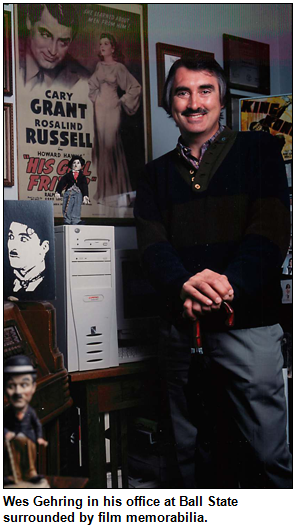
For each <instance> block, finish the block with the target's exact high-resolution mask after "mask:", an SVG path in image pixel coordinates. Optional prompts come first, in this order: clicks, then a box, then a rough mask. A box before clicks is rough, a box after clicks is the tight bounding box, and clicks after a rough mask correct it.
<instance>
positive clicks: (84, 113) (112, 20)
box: [14, 4, 152, 225]
mask: <svg viewBox="0 0 296 528" xmlns="http://www.w3.org/2000/svg"><path fill="white" fill-rule="evenodd" d="M30 5H34V6H35V7H34V12H33V13H32V11H33V9H31V8H30ZM55 5H56V4H46V6H47V7H45V8H46V9H47V10H49V11H50V13H51V16H53V17H54V18H55V19H56V20H58V19H57V17H56V13H55V8H54V6H55ZM66 5H68V4H65V6H66ZM69 5H70V4H69ZM41 6H44V4H16V5H15V6H14V29H15V31H14V38H15V57H16V60H15V78H16V108H17V116H18V119H17V132H16V140H17V146H18V148H17V162H18V173H19V174H20V178H19V181H18V184H19V199H20V200H36V199H37V200H52V201H53V202H54V216H55V222H56V223H59V222H61V221H62V220H63V215H62V200H60V199H57V198H56V197H55V189H56V186H57V182H58V180H59V179H60V177H61V176H63V175H64V174H65V173H66V172H67V170H68V168H67V163H66V162H67V161H69V160H70V159H71V157H72V156H73V155H77V154H79V155H80V156H82V158H83V159H84V160H85V165H84V175H85V176H86V177H87V180H88V191H89V198H90V204H88V205H84V204H83V205H82V218H83V221H85V222H86V223H93V224H104V223H107V224H110V225H113V224H114V225H115V223H116V224H117V223H118V224H119V225H121V224H122V225H126V224H132V225H133V224H134V217H133V201H134V199H135V190H136V188H137V181H138V178H139V175H140V173H141V172H142V171H143V169H144V166H145V164H146V163H147V162H148V161H150V160H151V157H152V141H151V112H150V85H149V57H148V29H147V28H148V24H147V18H148V16H147V12H148V6H147V4H75V6H74V7H73V6H72V7H71V8H69V11H70V13H68V8H65V10H64V13H63V16H68V17H69V19H71V17H72V20H73V17H74V19H77V18H78V20H79V24H78V31H76V32H74V31H73V29H74V28H75V27H77V23H76V26H75V25H74V23H73V27H72V26H71V24H70V25H69V26H67V27H69V33H70V41H69V44H68V49H66V51H64V53H63V54H62V56H60V57H59V58H58V61H59V62H57V64H54V65H52V64H51V67H52V68H51V69H55V70H56V72H57V74H56V76H55V77H54V76H53V75H52V76H51V79H50V80H49V83H48V82H45V79H44V75H43V72H44V70H45V69H46V66H47V65H45V66H42V64H41V61H40V58H39V57H38V54H37V53H36V54H35V55H34V54H33V52H32V49H35V47H34V46H35V45H37V44H36V42H34V46H33V47H32V40H34V39H35V35H36V33H35V32H34V31H33V29H34V28H33V29H32V27H31V31H28V25H27V17H28V16H29V19H30V21H31V26H32V24H33V25H34V24H35V23H36V16H35V15H36V13H38V17H39V20H40V19H41V17H42V13H43V10H42V9H41ZM51 6H52V7H51ZM45 8H44V9H45ZM40 11H41V13H40ZM33 15H34V16H33ZM30 17H31V18H30ZM34 17H35V18H34ZM102 34H109V35H111V37H114V41H115V46H113V45H112V47H114V50H115V49H116V56H114V57H115V60H114V61H112V62H117V63H121V68H120V74H119V72H118V75H115V74H114V78H115V79H116V82H117V81H118V83H120V84H121V86H119V85H118V87H117V89H116V92H115V93H116V97H117V98H118V99H117V100H118V102H119V104H116V105H114V108H115V109H117V114H118V115H117V114H116V112H115V111H114V108H113V113H112V117H110V115H111V114H110V112H109V120H108V119H105V117H106V116H105V117H101V116H97V117H95V112H96V111H97V112H99V109H98V106H99V105H97V107H96V108H95V101H96V98H97V97H98V94H101V95H100V97H102V98H103V95H102V91H101V90H100V89H99V88H98V89H97V90H96V92H95V93H94V92H93V93H92V94H91V88H90V84H89V81H90V79H91V78H92V80H93V81H94V83H95V82H96V81H98V82H101V77H100V76H98V78H97V79H94V78H95V76H96V72H97V71H98V70H100V74H101V73H102V70H101V69H100V66H102V67H103V65H102V64H100V63H103V62H104V60H105V59H104V56H102V54H100V40H101V35H102ZM117 52H118V53H117ZM32 55H34V57H33V60H34V67H35V69H34V75H31V76H30V73H31V71H32V70H30V68H26V66H27V63H29V64H30V59H32ZM73 65H74V68H73ZM36 72H37V73H36ZM40 74H41V75H40ZM128 79H129V80H131V79H132V82H128V81H127V80H128ZM135 81H136V84H137V86H136V87H135ZM118 83H117V84H118ZM106 86H107V83H106V84H105V88H106ZM108 87H109V90H111V85H110V84H108ZM132 88H133V89H132ZM126 90H128V93H127V95H126ZM64 94H66V95H65V99H64ZM67 94H68V95H67ZM93 94H94V95H93ZM104 94H105V101H103V99H102V104H101V105H100V110H101V111H102V112H103V110H104V109H105V112H106V109H107V108H109V107H108V104H109V102H110V100H111V99H110V97H109V100H108V101H107V99H106V97H107V95H108V94H106V92H104ZM137 94H138V95H137ZM92 95H93V97H92ZM137 97H138V99H137ZM67 98H68V101H67V100H66V99H67ZM36 100H37V101H39V103H38V104H39V105H40V110H39V109H38V108H36V107H34V103H33V101H36ZM114 101H115V98H113V103H114ZM111 104H112V103H111ZM49 106H50V107H51V109H52V110H51V111H53V112H54V109H55V108H56V110H57V111H56V113H55V114H52V115H54V119H51V118H50V111H48V110H47V108H48V107H49ZM67 107H71V111H70V114H71V115H70V114H69V115H68V114H67ZM72 108H73V109H74V112H73V113H72ZM76 110H77V111H76ZM111 121H112V122H111ZM98 123H103V125H101V127H102V129H103V127H105V130H106V132H105V131H104V129H103V132H102V129H101V130H100V133H98V126H99V125H98ZM111 126H113V130H115V132H112V130H111ZM107 134H111V135H112V138H113V139H111V140H110V138H109V137H108V138H107ZM102 137H103V138H104V139H105V145H106V144H107V143H108V146H106V148H104V145H102V144H100V141H101V138H102ZM110 137H111V136H110ZM110 142H111V145H112V148H111V149H110ZM109 152H111V154H110V155H109V154H108V153H109ZM102 153H103V154H105V155H106V156H108V155H109V163H105V159H103V158H104V156H103V154H102ZM33 160H34V161H33ZM100 161H101V165H99V162H100ZM104 167H106V169H105V168H104ZM110 167H111V168H110ZM109 169H110V170H109ZM102 173H104V176H102ZM122 174H123V176H122ZM102 195H103V196H102Z"/></svg>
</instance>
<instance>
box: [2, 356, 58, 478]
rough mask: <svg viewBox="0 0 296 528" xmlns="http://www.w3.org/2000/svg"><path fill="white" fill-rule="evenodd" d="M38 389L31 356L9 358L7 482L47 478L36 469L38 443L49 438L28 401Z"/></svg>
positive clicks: (6, 367)
mask: <svg viewBox="0 0 296 528" xmlns="http://www.w3.org/2000/svg"><path fill="white" fill-rule="evenodd" d="M35 390H36V370H35V369H34V367H33V365H32V363H31V361H30V359H29V358H28V357H27V356H24V355H17V356H12V357H11V358H9V359H8V360H7V361H6V363H5V365H4V392H5V395H6V397H7V399H8V401H9V406H8V407H6V408H5V410H4V439H5V447H6V452H5V462H7V461H8V459H9V465H8V464H6V465H7V466H10V471H5V473H6V475H5V478H4V484H5V485H8V484H9V483H14V484H16V485H17V484H19V482H20V481H29V482H31V483H33V484H38V483H40V481H43V482H44V481H45V479H44V478H43V477H42V476H41V475H38V474H37V471H36V458H37V449H36V444H39V445H43V446H47V445H48V442H46V440H44V438H43V437H42V426H41V423H40V421H39V420H38V418H37V415H36V412H35V411H34V409H33V408H32V407H30V405H29V403H30V401H31V399H32V397H33V394H34V392H35ZM11 474H12V475H11ZM45 483H46V481H45ZM30 487H33V486H30ZM43 487H48V486H43Z"/></svg>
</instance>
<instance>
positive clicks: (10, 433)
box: [5, 431, 15, 440]
mask: <svg viewBox="0 0 296 528" xmlns="http://www.w3.org/2000/svg"><path fill="white" fill-rule="evenodd" d="M14 437H15V433H14V432H13V431H8V432H7V433H6V435H5V440H12V439H13V438H14Z"/></svg>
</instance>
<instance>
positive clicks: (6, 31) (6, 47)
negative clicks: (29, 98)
mask: <svg viewBox="0 0 296 528" xmlns="http://www.w3.org/2000/svg"><path fill="white" fill-rule="evenodd" d="M3 37H4V38H3V84H4V95H7V96H11V95H12V93H13V85H12V42H11V39H12V37H11V13H10V11H4V13H3Z"/></svg>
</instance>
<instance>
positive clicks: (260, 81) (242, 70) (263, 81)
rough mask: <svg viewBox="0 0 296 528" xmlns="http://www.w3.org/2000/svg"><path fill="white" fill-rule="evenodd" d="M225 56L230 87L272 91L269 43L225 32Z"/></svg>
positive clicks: (253, 90)
mask: <svg viewBox="0 0 296 528" xmlns="http://www.w3.org/2000/svg"><path fill="white" fill-rule="evenodd" d="M223 57H224V70H225V73H226V76H227V77H228V83H229V88H234V89H236V90H244V91H247V92H254V93H260V94H266V95H267V94H269V93H270V62H269V44H264V43H262V42H257V41H255V40H249V39H245V38H241V37H235V36H234V35H228V34H226V33H224V34H223Z"/></svg>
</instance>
